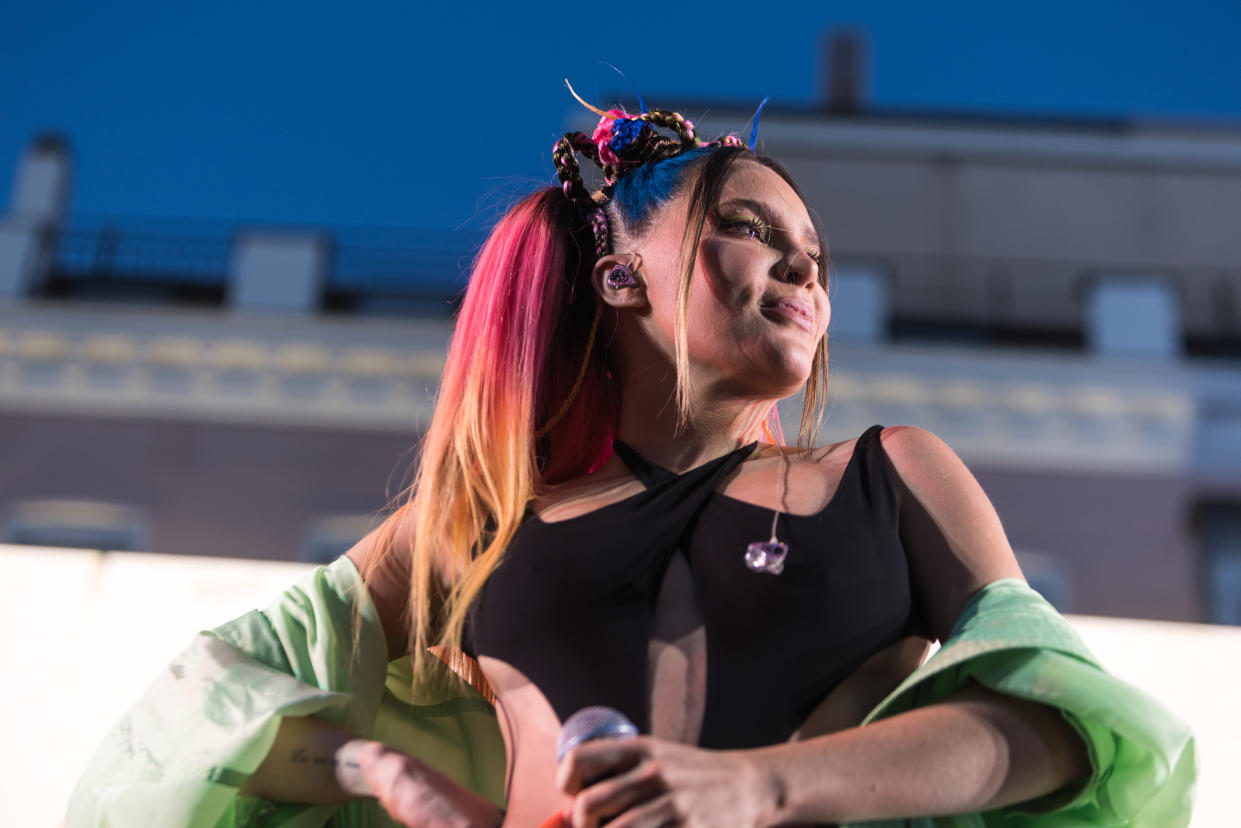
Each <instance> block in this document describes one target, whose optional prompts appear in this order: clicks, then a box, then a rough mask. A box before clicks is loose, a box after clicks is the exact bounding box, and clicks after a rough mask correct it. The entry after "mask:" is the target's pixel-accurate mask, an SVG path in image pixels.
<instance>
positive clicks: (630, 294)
mask: <svg viewBox="0 0 1241 828" xmlns="http://www.w3.org/2000/svg"><path fill="white" fill-rule="evenodd" d="M641 267H642V257H641V256H639V255H638V254H637V253H611V254H609V255H607V256H604V257H603V258H602V259H600V260H599V261H597V262H595V266H594V268H593V269H592V270H591V272H590V280H591V284H592V285H593V286H594V288H595V292H596V293H598V294H599V297H600V298H601V299H603V301H604V303H605V304H607V305H609V306H611V307H613V308H642V307H645V306H646V304H647V300H646V283H645V281H644V280H643V277H642V273H641Z"/></svg>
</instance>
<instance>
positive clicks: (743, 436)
mask: <svg viewBox="0 0 1241 828" xmlns="http://www.w3.org/2000/svg"><path fill="white" fill-rule="evenodd" d="M656 371H659V372H661V373H662V374H663V376H661V377H659V378H658V379H656V378H655V377H653V376H651V374H652V373H654V372H656ZM638 380H640V381H638ZM675 387H676V383H675V380H674V379H673V375H672V370H671V366H662V365H661V366H659V367H656V368H652V369H650V372H648V373H643V374H642V375H640V376H639V377H638V378H637V379H635V378H634V377H633V376H632V375H631V377H630V379H629V380H628V381H626V382H624V383H623V384H622V387H621V390H620V399H621V411H620V424H619V428H618V432H617V437H618V438H619V439H621V440H623V441H624V442H626V443H628V444H629V445H631V446H633V447H634V448H635V449H636V450H637V451H638V452H639V453H640V454H642V455H643V456H644V457H646V458H647V459H648V460H650V461H651V462H653V463H656V464H658V465H660V466H663V467H664V468H666V469H670V470H672V471H674V472H681V471H685V470H686V469H691V468H693V467H695V466H698V465H701V464H702V463H704V462H706V461H708V460H711V459H713V458H715V457H719V456H721V455H724V454H727V453H728V452H730V451H732V450H733V449H735V448H737V447H738V446H742V445H745V444H746V443H750V442H753V441H754V440H757V439H761V437H762V433H763V432H762V422H763V418H764V417H765V416H766V414H767V412H768V411H769V410H770V408H771V406H772V404H773V402H774V400H755V399H738V398H735V397H729V396H726V395H722V394H718V393H711V392H709V391H698V392H697V393H695V394H693V395H692V396H691V399H690V411H691V412H692V413H691V416H690V418H689V420H688V421H687V422H684V423H681V422H678V421H679V411H678V409H677V404H676V395H675Z"/></svg>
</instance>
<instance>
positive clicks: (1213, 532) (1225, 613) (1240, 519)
mask: <svg viewBox="0 0 1241 828" xmlns="http://www.w3.org/2000/svg"><path fill="white" fill-rule="evenodd" d="M1194 523H1195V526H1196V528H1197V531H1198V541H1199V544H1200V548H1201V550H1202V555H1201V557H1200V559H1199V560H1200V561H1201V569H1200V573H1201V584H1202V593H1203V598H1204V599H1205V604H1206V612H1205V615H1206V620H1207V621H1209V622H1210V623H1212V624H1233V625H1241V502H1238V501H1231V502H1229V501H1215V502H1204V503H1201V504H1199V505H1198V508H1197V510H1196V513H1195V515H1194Z"/></svg>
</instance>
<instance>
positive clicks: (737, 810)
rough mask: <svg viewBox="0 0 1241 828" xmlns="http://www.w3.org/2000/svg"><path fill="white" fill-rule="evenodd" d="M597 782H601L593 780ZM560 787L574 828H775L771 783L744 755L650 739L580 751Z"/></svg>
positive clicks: (565, 766) (567, 761)
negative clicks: (600, 827) (770, 827)
mask: <svg viewBox="0 0 1241 828" xmlns="http://www.w3.org/2000/svg"><path fill="white" fill-rule="evenodd" d="M595 780H598V781H595ZM556 784H557V786H558V787H559V788H560V790H561V791H563V792H564V793H566V794H568V795H569V796H572V797H573V805H572V808H571V810H570V812H569V813H566V815H565V816H566V817H567V818H568V821H569V823H570V824H571V825H572V826H573V828H595V827H596V826H598V825H601V824H603V823H604V822H606V823H607V825H608V828H647V827H648V826H649V828H655V827H656V826H667V825H685V826H694V828H709V827H710V826H721V827H722V828H725V827H726V828H750V826H767V825H771V824H773V816H774V814H775V813H776V811H777V808H778V802H779V799H780V795H779V793H780V792H779V789H778V785H777V783H776V781H775V779H774V777H771V776H769V775H768V774H766V773H764V772H763V771H762V770H761V769H760V768H759V766H758V765H757V764H755V763H754V762H752V761H750V760H749V759H748V758H747V754H746V752H744V751H713V750H703V749H702V748H696V747H691V746H689V745H683V744H679V743H677V742H668V741H664V740H662V739H655V738H652V737H649V736H639V737H638V738H636V739H625V740H614V741H613V740H606V739H601V740H598V741H593V742H586V743H584V744H581V745H578V746H577V747H576V748H574V749H573V750H572V751H570V752H569V753H568V754H567V755H566V756H565V758H564V760H563V761H562V762H561V763H560V767H559V769H558V770H557V773H556Z"/></svg>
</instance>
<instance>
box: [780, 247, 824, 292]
mask: <svg viewBox="0 0 1241 828" xmlns="http://www.w3.org/2000/svg"><path fill="white" fill-rule="evenodd" d="M783 264H784V273H783V280H784V281H785V282H788V283H789V284H791V285H802V284H805V283H807V282H810V281H812V280H815V279H817V278H818V277H819V265H818V262H816V261H815V260H814V258H813V257H812V256H811V255H810V254H809V253H807V252H806V251H804V250H801V251H798V252H797V253H794V254H792V255H790V256H788V257H786V258H785V259H784V262H783Z"/></svg>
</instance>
